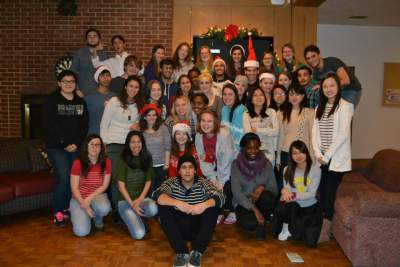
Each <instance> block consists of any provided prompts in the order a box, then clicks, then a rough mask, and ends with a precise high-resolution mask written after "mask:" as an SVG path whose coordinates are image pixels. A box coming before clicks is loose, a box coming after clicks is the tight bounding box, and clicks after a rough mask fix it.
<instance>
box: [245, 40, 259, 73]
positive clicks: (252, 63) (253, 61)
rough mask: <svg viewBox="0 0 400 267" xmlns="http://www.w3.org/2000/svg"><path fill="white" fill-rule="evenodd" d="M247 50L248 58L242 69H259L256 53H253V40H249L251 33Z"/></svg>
mask: <svg viewBox="0 0 400 267" xmlns="http://www.w3.org/2000/svg"><path fill="white" fill-rule="evenodd" d="M248 50H249V56H248V57H247V60H246V61H245V62H244V68H249V67H253V68H259V67H260V63H258V61H257V57H256V53H255V52H254V47H253V40H252V39H251V33H249V45H248Z"/></svg>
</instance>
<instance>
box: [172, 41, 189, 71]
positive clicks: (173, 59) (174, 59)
mask: <svg viewBox="0 0 400 267" xmlns="http://www.w3.org/2000/svg"><path fill="white" fill-rule="evenodd" d="M184 45H185V46H187V48H188V55H187V56H186V58H185V62H192V49H191V48H190V45H189V44H188V43H186V42H183V43H180V44H179V45H178V46H177V47H176V50H175V53H174V56H173V57H172V61H173V62H174V65H175V67H176V68H177V69H178V70H179V69H181V68H182V66H181V63H180V62H179V49H181V47H182V46H184Z"/></svg>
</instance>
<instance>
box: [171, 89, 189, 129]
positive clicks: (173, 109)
mask: <svg viewBox="0 0 400 267" xmlns="http://www.w3.org/2000/svg"><path fill="white" fill-rule="evenodd" d="M180 99H181V100H183V101H185V102H186V114H185V118H184V120H185V121H187V123H190V121H191V119H192V105H191V104H190V100H189V98H188V97H187V96H184V95H180V96H177V97H176V98H175V100H174V103H173V104H172V107H171V118H172V119H173V121H174V123H180V122H182V120H180V119H179V116H178V113H177V112H176V107H175V103H176V101H177V100H180Z"/></svg>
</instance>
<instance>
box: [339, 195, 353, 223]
mask: <svg viewBox="0 0 400 267" xmlns="http://www.w3.org/2000/svg"><path fill="white" fill-rule="evenodd" d="M335 216H336V218H337V219H338V220H339V221H340V222H341V224H342V225H343V226H344V227H346V229H348V230H351V223H352V218H353V217H354V212H353V197H350V196H347V197H340V198H337V199H336V201H335Z"/></svg>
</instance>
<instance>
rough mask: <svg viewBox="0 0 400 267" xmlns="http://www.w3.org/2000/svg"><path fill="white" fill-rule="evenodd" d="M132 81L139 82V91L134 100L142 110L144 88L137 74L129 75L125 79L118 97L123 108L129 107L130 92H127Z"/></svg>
mask: <svg viewBox="0 0 400 267" xmlns="http://www.w3.org/2000/svg"><path fill="white" fill-rule="evenodd" d="M131 81H136V82H137V83H138V84H139V92H138V93H137V94H136V95H135V97H134V98H133V100H134V101H135V104H136V106H137V109H138V110H140V109H142V107H143V106H144V99H143V98H144V97H143V90H142V82H141V81H140V78H139V77H138V76H136V75H132V76H129V77H128V79H126V80H125V83H124V87H123V88H122V90H121V91H120V93H119V95H118V99H119V101H120V102H121V105H122V108H123V109H127V108H128V105H129V103H128V93H127V92H126V87H127V86H128V84H129V82H131Z"/></svg>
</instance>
